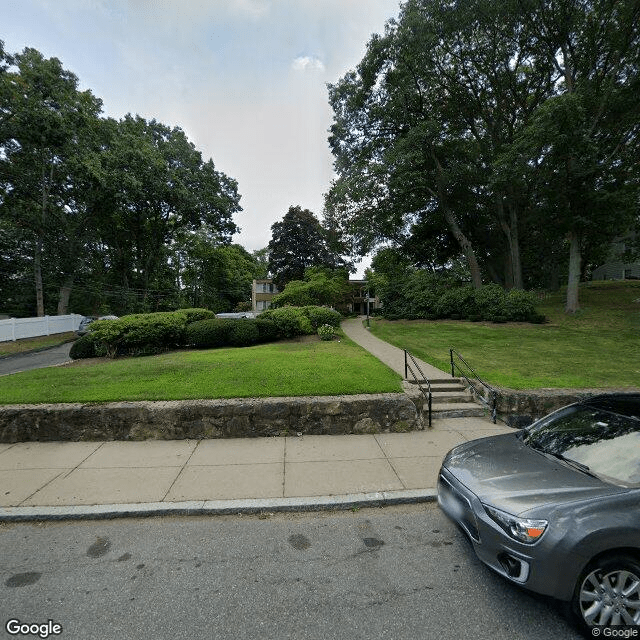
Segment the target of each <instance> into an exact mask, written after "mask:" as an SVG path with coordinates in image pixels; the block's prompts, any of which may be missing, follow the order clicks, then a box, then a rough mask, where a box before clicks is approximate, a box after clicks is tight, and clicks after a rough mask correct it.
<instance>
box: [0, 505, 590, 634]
mask: <svg viewBox="0 0 640 640" xmlns="http://www.w3.org/2000/svg"><path fill="white" fill-rule="evenodd" d="M0 617H1V622H2V632H3V633H4V636H2V637H16V636H10V635H9V634H8V633H7V631H6V630H5V625H6V622H7V621H8V620H9V619H11V618H14V619H19V620H20V621H21V622H22V623H46V622H47V620H48V619H50V620H52V621H53V622H52V624H54V623H57V624H60V625H62V634H61V635H60V636H57V637H61V638H87V639H95V640H100V639H102V638H105V639H109V640H111V639H113V638H124V639H138V638H141V639H142V638H144V639H149V638H154V639H156V638H159V639H165V638H166V639H172V640H175V639H180V638H185V639H186V638H188V639H197V638H207V639H209V638H215V639H224V638H233V639H235V638H242V639H247V638H260V639H263V638H264V639H268V638H274V639H275V638H277V639H280V638H301V639H305V640H306V639H310V640H312V639H316V638H317V639H323V640H329V639H332V638H345V639H349V640H353V639H357V638H363V639H364V638H367V639H377V638H394V639H396V638H397V639H402V640H404V639H420V638H434V639H435V638H437V639H438V640H448V639H451V640H454V639H455V640H461V639H476V638H477V639H480V638H482V639H483V640H484V639H485V638H491V640H519V639H523V640H524V639H526V640H530V639H531V638H538V639H546V638H553V639H554V640H561V639H569V638H571V639H573V638H578V637H579V636H578V635H577V634H576V633H575V632H574V631H573V630H572V629H571V628H570V627H569V625H568V624H567V622H566V621H565V620H564V619H563V618H562V616H561V615H560V613H559V611H558V609H557V608H556V606H555V605H554V604H553V603H551V602H549V601H548V600H546V599H544V598H539V597H536V596H532V595H530V594H528V593H526V592H524V591H522V590H519V589H517V588H515V587H514V586H513V585H511V584H509V583H507V581H505V580H504V579H502V578H501V577H500V576H497V575H495V574H493V573H492V572H491V571H490V570H489V569H487V568H485V567H484V565H482V564H481V563H480V562H479V561H478V560H477V559H476V558H475V555H474V554H473V552H472V550H471V547H470V546H469V544H468V543H467V542H466V540H465V539H464V537H463V536H462V534H461V533H460V532H459V531H458V530H457V529H456V528H455V527H454V526H453V525H452V524H451V523H450V522H449V521H448V520H447V519H446V518H445V517H444V516H443V515H442V513H441V512H440V511H439V509H438V507H437V506H436V505H434V504H428V505H424V504H423V505H416V506H406V507H387V508H384V509H366V510H361V511H357V512H353V513H352V512H336V513H324V514H323V513H321V514H289V515H286V514H278V515H271V516H266V517H265V516H262V517H260V516H244V517H242V516H233V517H231V516H228V517H194V518H162V519H156V518H147V519H135V520H112V521H89V522H77V523H41V524H40V525H38V524H4V525H0ZM32 637H33V636H32ZM49 637H54V636H49Z"/></svg>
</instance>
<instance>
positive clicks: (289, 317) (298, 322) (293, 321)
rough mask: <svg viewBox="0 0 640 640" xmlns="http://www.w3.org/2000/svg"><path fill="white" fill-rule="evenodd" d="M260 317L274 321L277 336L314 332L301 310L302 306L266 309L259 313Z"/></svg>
mask: <svg viewBox="0 0 640 640" xmlns="http://www.w3.org/2000/svg"><path fill="white" fill-rule="evenodd" d="M260 318H262V319H264V320H271V321H272V322H274V323H275V325H276V327H277V330H278V337H279V338H294V337H295V336H301V335H311V334H313V333H315V331H314V329H313V327H312V326H311V321H310V320H309V318H308V317H307V316H306V315H305V313H304V311H303V307H281V308H279V309H267V310H266V311H263V312H262V313H261V314H260Z"/></svg>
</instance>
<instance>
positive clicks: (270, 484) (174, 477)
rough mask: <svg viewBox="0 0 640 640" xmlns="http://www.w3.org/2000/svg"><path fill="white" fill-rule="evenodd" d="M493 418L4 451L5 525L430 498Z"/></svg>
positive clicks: (0, 501) (0, 474)
mask: <svg viewBox="0 0 640 640" xmlns="http://www.w3.org/2000/svg"><path fill="white" fill-rule="evenodd" d="M508 432H513V430H512V429H509V428H508V427H504V426H500V425H494V424H492V423H491V421H490V420H488V419H487V418H454V419H442V420H438V421H436V423H435V426H434V428H433V429H431V430H428V431H416V432H411V433H384V434H376V435H342V436H302V437H293V438H292V437H286V438H242V439H223V440H220V439H216V440H200V441H196V440H172V441H163V440H146V441H142V442H24V443H17V444H0V521H2V520H21V519H23V520H42V519H49V518H70V517H71V518H79V517H113V516H117V515H148V514H166V513H237V512H243V511H245V512H246V511H249V512H256V511H275V510H304V509H318V508H339V507H343V508H344V507H349V506H355V505H364V504H391V503H394V502H396V503H397V502H413V501H425V500H433V499H434V497H435V488H436V479H437V474H438V470H439V468H440V464H441V462H442V458H443V456H444V455H445V453H446V452H447V451H448V450H449V449H451V448H452V447H454V446H455V445H456V444H459V443H461V442H465V441H467V440H471V439H474V438H479V437H483V436H487V435H493V434H496V433H508Z"/></svg>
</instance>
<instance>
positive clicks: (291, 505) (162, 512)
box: [0, 489, 437, 522]
mask: <svg viewBox="0 0 640 640" xmlns="http://www.w3.org/2000/svg"><path fill="white" fill-rule="evenodd" d="M436 498H437V492H436V490H435V489H408V490H402V491H376V492H374V493H349V494H344V495H335V496H312V497H306V498H262V499H247V500H198V501H190V502H151V503H135V504H102V505H78V506H61V507H0V522H33V521H37V522H41V521H46V520H109V519H113V518H138V517H144V516H199V515H234V514H235V515H239V514H256V513H258V514H259V513H276V512H296V511H299V512H302V511H330V510H332V509H354V508H359V507H383V506H388V505H394V504H411V503H419V502H433V501H435V500H436Z"/></svg>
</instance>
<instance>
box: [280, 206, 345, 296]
mask: <svg viewBox="0 0 640 640" xmlns="http://www.w3.org/2000/svg"><path fill="white" fill-rule="evenodd" d="M271 234H272V236H271V240H270V242H269V271H270V272H271V273H273V274H275V277H274V282H275V283H276V284H277V285H278V288H279V289H281V290H282V289H283V288H284V286H285V285H286V284H287V282H291V281H292V280H300V281H301V280H302V279H303V277H304V272H305V269H307V268H308V267H312V266H324V267H330V268H335V267H338V266H342V265H343V262H342V260H341V259H340V256H339V255H336V254H335V253H333V251H332V250H331V248H330V247H329V244H328V241H327V232H326V231H325V230H324V229H323V228H322V226H321V225H320V223H319V222H318V219H317V218H316V217H315V216H314V215H313V213H312V212H311V211H309V210H308V209H302V208H301V207H299V206H295V207H294V206H292V207H289V211H288V212H287V213H286V214H285V216H284V218H283V219H282V221H281V222H275V223H274V224H273V225H271Z"/></svg>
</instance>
